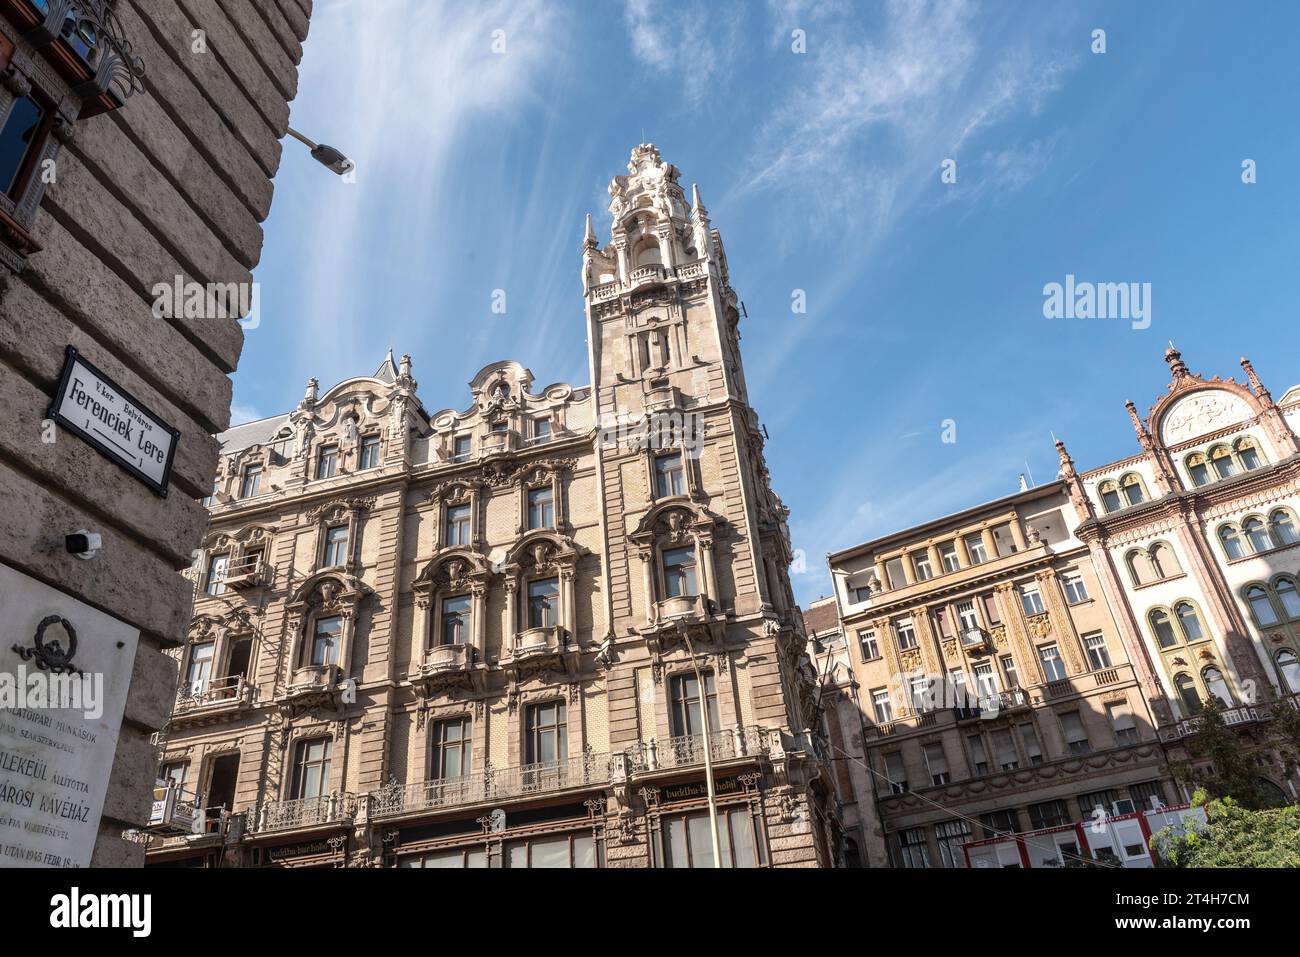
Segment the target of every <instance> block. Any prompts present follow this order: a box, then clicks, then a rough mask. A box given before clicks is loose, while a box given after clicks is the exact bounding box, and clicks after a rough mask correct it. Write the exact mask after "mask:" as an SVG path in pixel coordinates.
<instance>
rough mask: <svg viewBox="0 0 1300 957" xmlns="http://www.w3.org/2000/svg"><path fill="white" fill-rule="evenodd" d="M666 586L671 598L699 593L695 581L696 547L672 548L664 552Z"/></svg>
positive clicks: (667, 593) (687, 596)
mask: <svg viewBox="0 0 1300 957" xmlns="http://www.w3.org/2000/svg"><path fill="white" fill-rule="evenodd" d="M664 587H665V589H666V595H667V597H669V598H689V597H692V596H694V595H698V594H699V590H698V588H697V586H696V583H695V549H694V548H691V547H689V546H688V547H686V548H670V549H668V551H666V552H664Z"/></svg>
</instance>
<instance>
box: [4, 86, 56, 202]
mask: <svg viewBox="0 0 1300 957" xmlns="http://www.w3.org/2000/svg"><path fill="white" fill-rule="evenodd" d="M45 116H46V110H45V108H44V107H43V106H41V104H39V103H38V102H36V100H35V99H33V98H32V97H30V96H24V97H23V98H22V99H15V100H14V102H13V107H12V108H11V109H10V110H9V116H8V118H7V119H6V120H5V125H4V128H3V129H0V187H3V188H4V192H5V195H6V196H9V197H10V198H12V199H14V200H15V201H16V200H18V199H19V197H20V196H21V195H22V192H23V190H24V189H25V188H26V186H27V183H28V181H30V179H31V167H32V163H33V161H34V160H35V158H36V157H37V156H38V155H39V152H40V149H41V147H42V146H43V145H44V140H45V135H44V132H43V130H42V126H43V125H44V120H45Z"/></svg>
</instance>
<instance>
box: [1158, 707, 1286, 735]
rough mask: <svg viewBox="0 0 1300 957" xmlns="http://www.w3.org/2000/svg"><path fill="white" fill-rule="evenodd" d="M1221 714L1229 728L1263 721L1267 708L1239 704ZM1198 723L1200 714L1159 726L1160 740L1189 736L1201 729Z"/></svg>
mask: <svg viewBox="0 0 1300 957" xmlns="http://www.w3.org/2000/svg"><path fill="white" fill-rule="evenodd" d="M1222 714H1223V723H1224V724H1225V725H1227V726H1228V727H1230V728H1231V727H1235V726H1236V725H1239V724H1254V723H1255V722H1258V721H1264V720H1267V718H1268V712H1267V709H1264V708H1257V707H1255V706H1253V705H1241V706H1240V707H1237V708H1225V709H1224V710H1223V712H1222ZM1200 724H1201V716H1200V715H1193V716H1192V717H1190V718H1183V720H1181V721H1178V722H1175V723H1174V724H1172V725H1169V726H1167V727H1164V728H1161V729H1160V739H1161V740H1162V741H1177V740H1178V739H1180V738H1186V737H1189V736H1190V735H1193V734H1196V733H1197V732H1199V731H1200V730H1201V729H1200Z"/></svg>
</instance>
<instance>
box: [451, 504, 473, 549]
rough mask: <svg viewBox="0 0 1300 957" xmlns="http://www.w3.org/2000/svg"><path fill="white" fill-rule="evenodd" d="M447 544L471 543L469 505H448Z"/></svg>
mask: <svg viewBox="0 0 1300 957" xmlns="http://www.w3.org/2000/svg"><path fill="white" fill-rule="evenodd" d="M446 544H447V545H449V546H450V545H468V544H470V508H469V505H448V506H447V536H446Z"/></svg>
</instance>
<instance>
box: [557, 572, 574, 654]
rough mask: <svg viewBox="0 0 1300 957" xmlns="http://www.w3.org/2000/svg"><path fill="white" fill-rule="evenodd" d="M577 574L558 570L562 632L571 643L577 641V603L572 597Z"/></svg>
mask: <svg viewBox="0 0 1300 957" xmlns="http://www.w3.org/2000/svg"><path fill="white" fill-rule="evenodd" d="M575 578H577V572H576V571H575V570H574V569H573V568H561V569H560V601H562V602H563V603H564V616H563V620H564V630H565V631H566V632H567V633H568V635H567V637H568V639H569V640H571V641H573V642H575V643H576V642H577V640H578V603H577V599H576V597H575V596H574V579H575Z"/></svg>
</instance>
